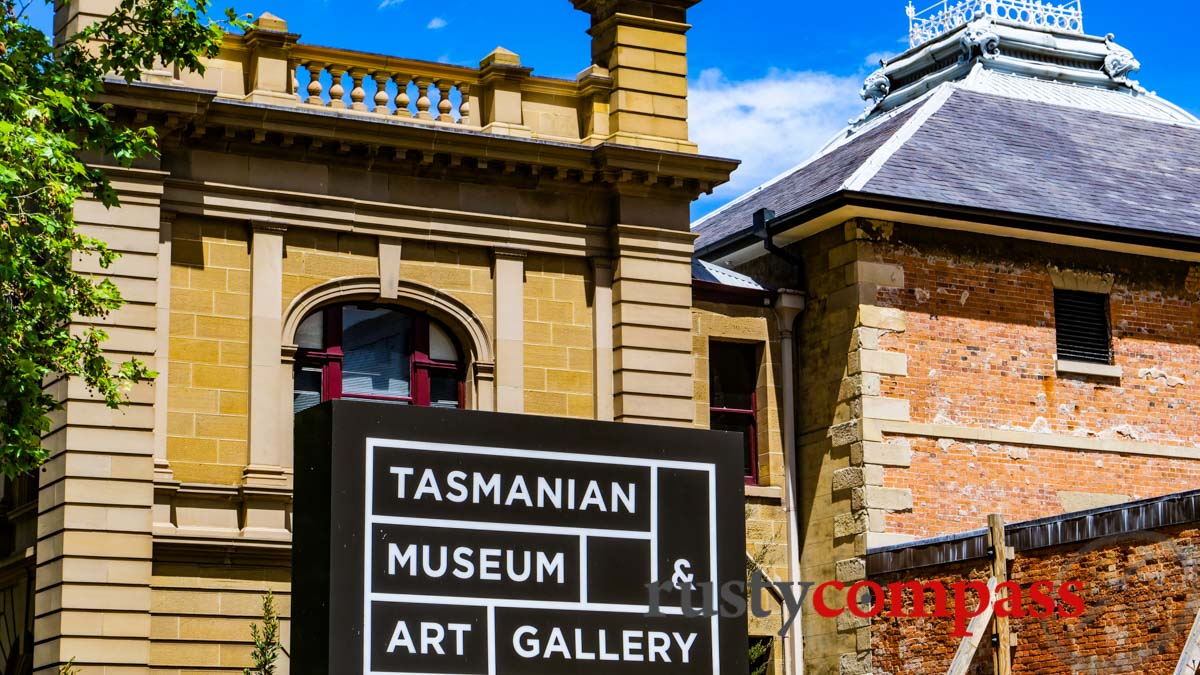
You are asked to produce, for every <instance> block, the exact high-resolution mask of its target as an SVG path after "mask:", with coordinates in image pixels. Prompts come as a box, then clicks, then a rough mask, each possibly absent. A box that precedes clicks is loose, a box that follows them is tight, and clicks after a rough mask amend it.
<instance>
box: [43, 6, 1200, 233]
mask: <svg viewBox="0 0 1200 675" xmlns="http://www.w3.org/2000/svg"><path fill="white" fill-rule="evenodd" d="M234 1H235V2H236V4H235V6H236V7H237V9H238V10H239V11H243V12H251V13H255V14H258V13H261V12H271V13H273V14H276V15H278V16H280V17H282V18H284V19H286V20H287V21H288V26H289V28H290V29H291V30H292V31H294V32H297V33H300V34H301V36H302V37H301V40H302V41H304V42H308V43H312V44H322V45H332V46H338V47H345V48H349V49H357V50H361V51H370V52H379V53H386V54H391V55H396V56H405V57H409V58H417V59H427V60H431V61H437V60H443V61H448V62H451V63H459V64H468V65H469V64H475V63H478V61H479V59H480V58H482V57H483V56H484V55H485V54H487V53H488V52H489V51H491V50H492V49H493V48H494V47H496V46H498V45H503V46H504V47H506V48H508V49H510V50H512V51H515V52H517V53H518V54H520V55H521V58H522V61H523V62H524V64H525V65H527V66H531V67H533V68H534V72H535V74H538V75H547V76H553V77H570V78H573V77H574V76H575V74H576V73H578V72H579V71H580V70H582V69H583V68H585V67H587V65H588V64H589V62H590V42H589V38H588V36H587V35H586V34H585V32H584V31H586V30H587V27H588V18H587V16H586V15H585V14H583V13H582V12H578V11H576V10H574V9H573V8H572V6H571V3H570V2H569V1H568V0H511V1H510V2H505V3H491V2H480V1H479V0H234ZM922 1H923V3H926V2H927V3H931V2H932V0H922ZM39 4H40V3H39ZM215 4H216V5H217V6H221V4H222V0H215ZM905 4H906V3H905V1H904V0H855V1H854V2H847V1H846V0H835V1H829V2H817V1H813V0H703V1H702V2H701V3H700V4H699V5H697V6H696V7H695V8H694V9H693V10H692V11H691V13H690V15H689V20H690V22H691V23H692V25H693V26H694V28H693V29H692V32H691V33H690V38H691V40H690V69H691V78H692V80H693V83H692V96H691V104H692V113H691V114H692V127H693V128H692V136H693V140H696V141H697V142H698V143H700V150H701V152H704V153H706V154H713V155H722V156H728V157H735V158H740V159H743V160H745V163H744V165H743V167H742V168H741V169H740V170H739V171H738V173H737V174H736V175H735V178H734V180H733V182H732V183H731V184H729V185H727V186H724V187H722V188H719V189H718V190H717V191H716V192H715V193H714V194H713V195H712V196H710V197H706V198H704V199H701V200H700V201H699V202H697V204H696V206H695V207H694V208H693V215H694V216H696V217H699V216H700V215H703V214H704V213H706V212H708V211H710V210H711V209H713V208H716V207H717V206H719V205H720V204H722V203H724V202H725V201H728V200H729V199H732V198H734V197H736V196H737V195H739V194H741V193H742V192H744V191H745V190H747V189H750V188H752V187H754V186H755V185H757V184H759V183H761V182H762V181H764V180H767V179H769V178H771V177H773V176H774V175H776V174H777V173H779V172H780V171H783V170H785V169H787V168H788V167H791V166H794V165H795V164H798V163H799V162H800V161H802V160H803V159H804V158H805V157H806V156H807V155H809V154H810V153H811V152H813V151H814V150H815V149H816V148H818V147H819V146H821V145H823V144H824V142H825V141H826V140H827V139H828V138H830V137H831V136H832V135H833V134H834V133H836V132H837V131H838V129H840V128H841V127H842V126H844V125H845V123H846V120H848V119H849V118H851V117H854V116H855V115H857V114H858V112H859V111H860V110H861V109H862V106H863V104H862V102H861V101H860V100H859V98H858V89H859V87H860V86H861V83H862V78H863V76H865V75H866V74H867V73H869V72H870V70H872V69H873V68H874V66H875V62H877V61H878V59H879V58H880V56H885V55H890V54H894V53H898V52H901V51H903V50H904V49H905V48H906V46H907V31H908V19H907V17H906V15H905V12H904V6H905ZM1083 8H1084V23H1085V28H1086V29H1087V32H1089V33H1092V34H1099V35H1103V34H1105V33H1109V32H1111V33H1114V34H1115V35H1116V39H1117V41H1118V42H1119V43H1121V44H1122V45H1124V46H1126V47H1128V48H1129V49H1131V50H1132V51H1133V53H1134V54H1135V55H1136V56H1137V57H1138V59H1139V60H1140V61H1141V63H1142V71H1141V73H1140V74H1139V75H1138V76H1137V77H1138V79H1139V80H1140V81H1141V82H1142V84H1143V85H1145V86H1146V87H1147V88H1149V89H1151V90H1153V91H1157V92H1158V94H1160V95H1161V96H1163V97H1165V98H1167V99H1168V100H1171V101H1174V102H1175V103H1177V104H1179V105H1181V106H1183V107H1184V108H1187V109H1188V110H1189V111H1191V112H1192V113H1194V114H1200V75H1198V74H1197V72H1196V66H1195V57H1194V56H1193V54H1192V52H1193V50H1194V44H1195V34H1196V33H1197V31H1198V30H1200V4H1197V3H1196V2H1195V0H1140V1H1136V2H1135V1H1134V0H1124V1H1118V0H1083ZM34 20H35V21H37V22H38V23H39V25H49V21H48V10H47V9H45V8H42V7H38V8H37V15H36V16H35V17H34ZM1185 50H1186V52H1185Z"/></svg>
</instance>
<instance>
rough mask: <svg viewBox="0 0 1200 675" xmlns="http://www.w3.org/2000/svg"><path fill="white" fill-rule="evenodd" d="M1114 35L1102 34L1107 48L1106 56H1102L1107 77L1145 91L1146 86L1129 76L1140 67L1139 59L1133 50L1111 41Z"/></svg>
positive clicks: (1135, 89) (1138, 90) (1141, 91)
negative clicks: (1135, 56)
mask: <svg viewBox="0 0 1200 675" xmlns="http://www.w3.org/2000/svg"><path fill="white" fill-rule="evenodd" d="M1113 37H1114V35H1113V34H1112V33H1109V34H1108V35H1106V36H1104V46H1105V47H1107V48H1108V56H1105V57H1104V72H1105V74H1107V75H1108V77H1109V79H1111V80H1112V81H1113V82H1117V83H1118V84H1124V85H1126V86H1128V87H1129V88H1130V89H1133V90H1134V91H1136V92H1139V93H1143V94H1144V93H1146V88H1145V87H1143V86H1142V85H1140V84H1138V82H1137V80H1131V79H1129V76H1130V75H1132V74H1134V73H1136V72H1138V71H1139V70H1141V69H1142V63H1141V61H1138V60H1137V59H1136V58H1134V56H1133V52H1131V51H1129V50H1128V49H1126V48H1125V47H1122V46H1121V45H1119V44H1117V43H1116V42H1114V41H1113Z"/></svg>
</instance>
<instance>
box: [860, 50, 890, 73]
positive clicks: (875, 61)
mask: <svg viewBox="0 0 1200 675" xmlns="http://www.w3.org/2000/svg"><path fill="white" fill-rule="evenodd" d="M895 56H896V52H889V51H882V52H871V53H870V54H867V58H866V60H865V61H863V63H864V64H865V65H866V66H867V68H870V69H871V70H874V69H876V68H878V67H879V62H880V61H887V60H888V59H891V58H894V57H895Z"/></svg>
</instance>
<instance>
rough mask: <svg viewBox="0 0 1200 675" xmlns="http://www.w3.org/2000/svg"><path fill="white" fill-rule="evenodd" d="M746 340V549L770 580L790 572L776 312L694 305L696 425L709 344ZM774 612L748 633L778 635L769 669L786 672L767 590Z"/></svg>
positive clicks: (753, 622)
mask: <svg viewBox="0 0 1200 675" xmlns="http://www.w3.org/2000/svg"><path fill="white" fill-rule="evenodd" d="M714 340H719V341H724V342H742V343H746V344H752V345H757V346H758V347H759V352H758V353H759V367H758V373H757V382H758V387H757V391H756V397H755V398H756V401H757V404H758V408H757V421H758V439H757V441H758V461H759V481H758V485H756V486H749V485H748V486H747V487H746V553H747V555H748V556H750V559H751V560H753V561H755V563H756V564H757V565H758V566H759V567H760V568H761V570H762V572H763V573H764V574H765V575H766V576H767V577H768V578H769V579H772V580H778V581H782V580H784V579H787V578H788V576H789V574H790V573H789V572H788V561H787V551H788V538H787V517H786V514H785V513H784V510H783V489H784V485H785V483H784V458H783V434H782V427H781V421H780V416H781V415H782V414H783V413H782V411H781V409H780V408H781V395H782V392H781V390H780V377H781V373H780V370H779V369H780V359H781V355H780V353H779V348H780V344H779V342H780V341H779V331H778V329H777V319H776V316H775V311H774V310H773V309H772V308H769V307H754V306H745V305H735V304H726V303H716V302H704V301H700V302H697V303H695V307H693V309H692V352H693V354H694V359H695V380H694V382H695V386H694V396H695V405H696V421H695V424H696V426H698V427H701V428H705V429H707V428H708V427H709V401H710V391H709V362H708V356H709V345H710V344H711V342H712V341H714ZM762 601H763V603H764V606H766V607H770V608H771V610H772V614H771V616H769V617H767V618H765V619H764V618H758V617H755V616H753V615H751V616H750V617H749V620H750V635H752V636H763V637H769V636H774V637H775V640H774V645H773V647H772V652H771V653H772V662H771V665H770V667H769V669H768V672H769V673H776V674H782V673H783V672H784V670H783V668H784V659H783V654H784V644H783V641H782V640H781V639H779V638H778V635H777V634H778V631H779V629H780V626H781V623H782V622H781V618H782V616H783V614H782V612H781V611H780V606H779V603H778V601H777V600H775V599H774V598H772V597H770V596H769V595H767V594H764V598H763V600H762Z"/></svg>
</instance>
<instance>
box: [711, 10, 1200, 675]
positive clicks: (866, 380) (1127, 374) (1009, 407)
mask: <svg viewBox="0 0 1200 675" xmlns="http://www.w3.org/2000/svg"><path fill="white" fill-rule="evenodd" d="M1022 7H1023V5H1022V3H1019V2H1015V1H1014V2H998V3H971V2H966V3H959V4H958V5H952V6H949V7H943V6H942V5H938V6H937V7H936V8H935V9H934V10H931V13H930V14H927V15H920V14H914V15H913V16H912V17H911V20H912V24H911V28H912V34H911V35H912V38H911V39H912V45H911V49H909V50H908V51H907V52H905V53H903V54H901V55H899V56H896V57H893V58H891V59H889V60H887V61H886V62H885V63H883V64H882V65H881V68H880V69H879V70H878V71H877V72H875V73H873V74H872V75H871V76H870V77H869V78H868V79H867V81H866V84H865V85H864V88H863V98H864V99H865V100H868V109H867V110H866V111H865V112H864V114H863V115H862V116H861V117H860V118H859V119H857V120H855V121H853V122H851V124H850V126H849V127H848V128H847V129H846V130H845V132H844V133H842V134H839V135H838V136H837V137H836V138H834V139H833V140H831V141H830V143H829V144H828V145H827V146H826V147H825V148H824V149H822V150H821V151H820V152H819V153H817V155H816V156H815V157H813V158H811V159H809V160H808V161H806V162H805V163H804V164H801V165H800V166H799V167H797V168H796V169H794V170H792V171H790V172H788V173H787V174H785V175H783V176H780V177H779V178H777V179H775V180H774V181H771V182H769V183H767V184H766V185H764V186H762V187H760V188H758V189H756V190H754V191H751V192H750V193H748V194H747V195H745V196H744V197H742V198H741V199H739V200H736V201H735V202H733V203H731V204H730V205H728V206H727V207H725V208H723V209H721V210H720V211H718V212H716V213H714V214H711V215H710V216H708V217H706V218H704V219H703V220H701V221H700V222H698V223H697V224H696V225H695V226H694V231H696V232H697V233H698V234H699V239H698V241H697V243H696V247H697V257H698V259H700V260H703V261H706V262H707V263H709V264H712V265H719V266H721V267H722V268H725V269H728V270H731V271H736V272H739V273H742V274H745V275H748V276H749V277H752V278H753V279H754V280H756V281H757V282H758V283H760V284H761V285H763V286H765V287H773V288H794V289H799V290H801V291H803V292H804V293H805V294H806V296H807V307H806V308H805V310H804V312H803V313H802V314H801V315H800V317H799V319H798V323H797V325H796V327H795V335H796V341H797V349H798V353H797V372H796V374H795V377H796V381H797V382H798V383H799V385H798V387H797V390H796V397H797V415H798V418H799V419H798V422H797V430H796V434H797V440H796V442H797V444H798V447H799V450H798V455H797V458H798V459H797V464H796V466H797V471H796V476H795V480H796V483H797V489H798V499H797V505H798V508H799V511H800V513H799V518H798V520H799V535H798V536H799V541H800V547H801V559H800V566H801V569H800V576H801V579H803V580H806V581H816V582H821V581H825V580H831V579H837V580H841V581H845V582H853V581H855V580H861V579H865V578H867V564H866V560H867V557H866V556H867V554H868V551H873V550H886V548H887V547H897V548H899V549H903V548H905V546H904V545H905V543H906V542H910V541H913V540H915V539H923V538H928V537H935V536H939V535H952V534H958V533H963V532H967V531H972V530H976V529H978V528H980V527H982V526H983V525H985V523H986V517H987V515H988V514H989V513H1001V514H1004V516H1005V517H1006V518H1007V519H1008V520H1009V521H1010V522H1012V521H1020V520H1029V519H1037V518H1042V517H1050V516H1055V515H1061V514H1064V513H1067V512H1073V511H1078V510H1081V509H1088V508H1094V507H1099V506H1105V505H1111V504H1118V503H1122V502H1127V501H1130V500H1136V499H1142V498H1148V497H1155V496H1159V495H1164V494H1168V493H1173V492H1177V491H1181V490H1186V489H1192V488H1196V487H1198V486H1200V462H1198V461H1197V459H1198V455H1197V452H1196V445H1197V440H1198V437H1197V427H1196V419H1197V417H1196V414H1197V412H1198V406H1200V399H1198V398H1197V397H1198V395H1200V389H1197V385H1198V384H1200V382H1198V381H1197V380H1198V378H1200V351H1198V347H1197V345H1198V344H1200V323H1198V322H1200V313H1198V312H1200V267H1197V264H1196V263H1197V261H1198V260H1200V258H1198V257H1197V251H1198V250H1200V248H1198V243H1197V242H1198V241H1200V240H1198V239H1197V237H1198V236H1200V216H1198V215H1197V214H1198V213H1200V211H1198V210H1197V206H1198V203H1197V201H1196V198H1195V195H1196V188H1197V185H1198V184H1197V175H1196V173H1195V157H1196V156H1197V152H1198V151H1200V121H1198V120H1197V119H1196V118H1195V117H1193V116H1192V115H1190V114H1188V113H1187V112H1185V111H1183V110H1182V109H1180V108H1179V107H1177V106H1175V105H1173V104H1171V103H1169V102H1167V101H1165V100H1163V99H1161V98H1159V97H1157V96H1155V95H1154V94H1152V93H1149V92H1148V91H1147V90H1146V89H1145V88H1143V87H1142V86H1141V85H1139V84H1138V83H1137V82H1136V81H1134V80H1132V79H1130V78H1131V75H1132V74H1133V72H1134V71H1136V70H1137V68H1138V67H1139V64H1138V63H1137V61H1136V59H1134V57H1133V55H1132V54H1130V53H1129V52H1128V51H1127V50H1125V49H1124V48H1122V47H1120V46H1119V45H1118V44H1116V43H1115V42H1114V41H1113V39H1112V36H1111V35H1110V36H1108V37H1107V38H1102V37H1094V36H1090V35H1086V34H1084V33H1083V32H1082V25H1083V24H1082V15H1081V13H1080V11H1079V8H1078V5H1077V4H1075V3H1067V4H1066V5H1064V6H1062V7H1057V6H1055V7H1046V8H1043V9H1044V12H1041V13H1039V12H1026V13H1024V14H1023V13H1022ZM1025 9H1028V8H1025ZM764 241H765V242H766V245H765V246H764ZM1193 595H1195V594H1193ZM833 601H834V600H833V598H832V596H831V597H830V602H833ZM841 602H842V603H843V604H844V602H845V598H844V597H843V598H841ZM1187 602H1188V603H1190V604H1189V605H1188V606H1189V607H1191V608H1192V609H1191V612H1192V614H1191V615H1189V616H1188V617H1187V618H1188V619H1190V618H1191V616H1193V615H1194V614H1195V609H1196V604H1197V603H1200V598H1198V597H1189V598H1188V599H1187ZM808 609H809V610H810V613H809V614H806V615H805V617H804V622H805V625H804V635H805V639H804V660H805V662H806V664H807V665H808V667H809V670H810V672H818V673H825V672H845V673H859V672H871V670H872V669H873V668H874V670H875V672H893V668H895V667H896V665H895V664H896V663H898V662H897V661H895V660H894V658H892V656H894V655H891V654H890V652H888V648H887V647H886V645H885V646H881V641H880V638H879V636H878V634H877V633H875V634H874V638H873V631H877V630H882V628H881V627H880V626H879V625H875V626H872V624H871V622H870V621H869V620H865V619H859V618H855V617H851V616H850V615H844V616H841V617H839V618H838V619H837V620H836V621H834V620H831V619H823V618H821V617H819V616H816V615H815V614H812V613H811V606H809V607H808ZM925 628H928V627H927V626H926V627H921V628H917V629H916V630H917V633H919V632H920V631H921V630H924V629H925ZM1185 632H1186V630H1185ZM909 635H913V634H909ZM873 640H874V642H873ZM885 642H886V641H885ZM1179 643H1180V644H1182V636H1180V642H1179ZM872 645H874V647H873V646H872ZM873 649H874V654H875V656H876V657H877V659H878V658H882V660H880V661H877V662H876V663H875V664H874V665H872V650H873ZM950 652H951V653H952V652H953V647H951V649H950ZM883 657H888V658H883ZM1175 657H1176V658H1177V657H1178V654H1175ZM901 660H903V659H901ZM922 663H923V664H924V665H922V666H920V667H918V668H917V671H919V672H944V671H945V668H946V666H947V665H948V659H947V660H946V661H942V662H940V663H939V662H937V661H936V660H932V661H923V662H922ZM1080 663H1083V661H1081V662H1080ZM1171 665H1172V666H1173V665H1174V663H1173V662H1172V664H1171ZM1026 672H1031V671H1028V670H1026ZM1036 672H1058V671H1057V670H1054V669H1047V670H1040V671H1036ZM1138 672H1143V671H1138ZM1144 672H1159V671H1156V670H1154V669H1153V668H1151V669H1150V670H1149V671H1144ZM1165 672H1172V671H1171V670H1167V671H1165Z"/></svg>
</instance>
